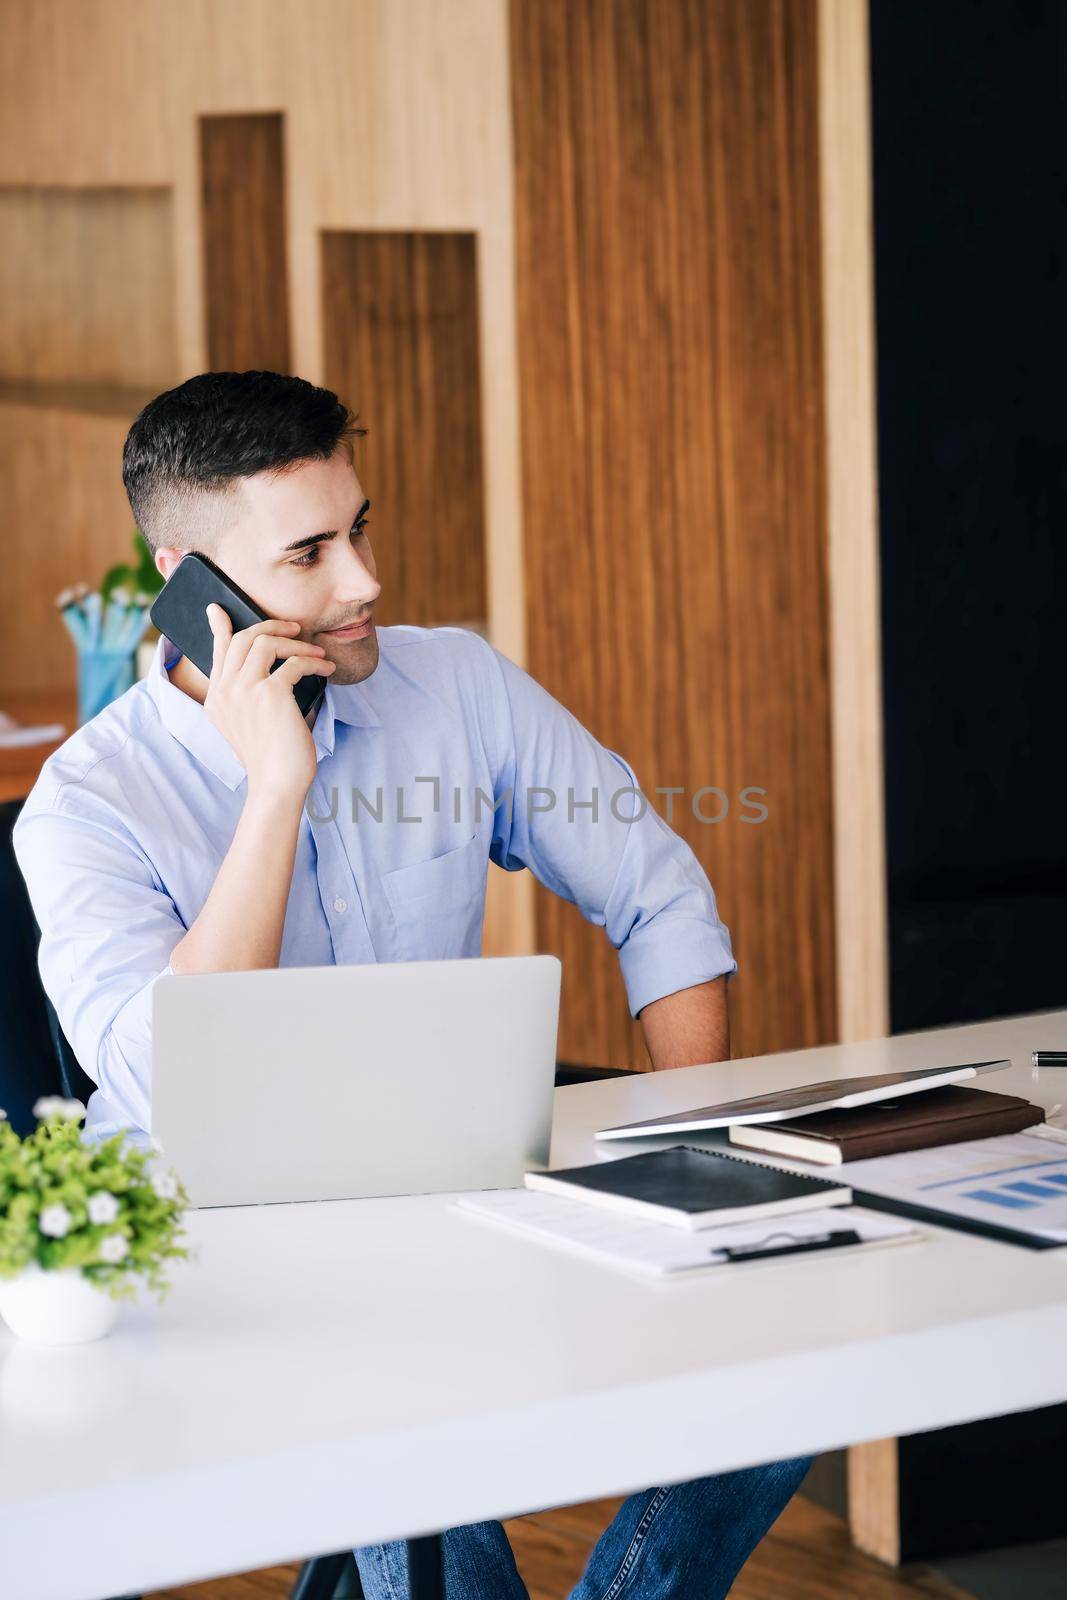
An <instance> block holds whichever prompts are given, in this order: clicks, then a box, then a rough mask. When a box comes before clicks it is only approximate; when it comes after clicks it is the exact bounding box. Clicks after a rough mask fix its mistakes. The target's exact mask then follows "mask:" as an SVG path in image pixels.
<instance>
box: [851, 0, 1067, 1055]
mask: <svg viewBox="0 0 1067 1600" xmlns="http://www.w3.org/2000/svg"><path fill="white" fill-rule="evenodd" d="M871 64H872V91H873V159H874V198H875V272H876V304H877V333H878V413H879V421H878V428H879V456H880V462H879V473H880V499H881V527H882V588H883V631H884V670H885V728H886V746H885V755H886V799H887V826H888V838H887V846H888V871H889V911H890V952H891V986H890V1000H891V1014H892V1025H893V1028H894V1030H901V1029H905V1028H913V1027H922V1026H925V1025H931V1024H937V1023H942V1022H951V1021H957V1020H960V1021H962V1020H970V1019H977V1018H981V1017H986V1016H996V1015H1004V1014H1007V1013H1011V1012H1015V1011H1024V1010H1031V1009H1036V1008H1040V1007H1053V1006H1059V1005H1067V963H1065V961H1064V944H1065V943H1067V939H1065V935H1067V825H1065V824H1067V818H1065V807H1064V768H1065V762H1064V755H1063V749H1064V739H1065V736H1067V728H1065V725H1064V724H1065V718H1064V680H1065V676H1067V615H1065V601H1067V338H1065V330H1067V274H1065V257H1067V3H1064V0H937V4H936V5H930V4H929V3H928V0H872V5H871Z"/></svg>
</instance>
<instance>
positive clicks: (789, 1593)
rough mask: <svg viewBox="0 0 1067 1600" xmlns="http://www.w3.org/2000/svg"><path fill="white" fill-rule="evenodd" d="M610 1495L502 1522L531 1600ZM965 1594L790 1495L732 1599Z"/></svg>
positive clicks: (254, 1580) (563, 1591)
mask: <svg viewBox="0 0 1067 1600" xmlns="http://www.w3.org/2000/svg"><path fill="white" fill-rule="evenodd" d="M618 1504H619V1502H618V1501H617V1500H594V1501H592V1502H591V1503H590V1504H588V1505H584V1506H570V1507H568V1508H567V1509H566V1510H562V1511H543V1512H539V1513H537V1514H536V1515H534V1516H529V1517H519V1518H516V1519H515V1520H514V1521H513V1522H508V1523H506V1524H505V1526H506V1528H507V1531H508V1535H509V1537H510V1539H511V1543H512V1547H513V1549H514V1551H515V1557H516V1560H517V1561H518V1564H519V1570H520V1572H521V1573H522V1575H523V1577H524V1578H525V1580H526V1584H527V1586H528V1588H529V1590H530V1595H531V1600H564V1597H565V1596H566V1595H567V1594H568V1592H569V1591H570V1589H571V1587H572V1586H573V1585H574V1584H575V1583H576V1582H577V1581H578V1579H579V1577H580V1576H581V1573H582V1568H583V1567H584V1565H585V1561H586V1557H587V1556H588V1554H589V1551H590V1550H591V1549H592V1547H593V1545H594V1544H595V1543H596V1540H597V1539H598V1538H599V1536H600V1533H601V1531H602V1530H603V1529H604V1527H606V1525H607V1523H608V1522H609V1521H610V1520H611V1517H612V1516H613V1515H614V1513H615V1509H616V1507H617V1506H618ZM295 1574H296V1568H295V1567H270V1568H268V1569H267V1570H265V1571H263V1572H249V1573H245V1574H244V1575H243V1576H242V1577H239V1578H219V1579H217V1580H215V1581H214V1582H212V1583H195V1584H188V1585H186V1586H185V1587H184V1588H181V1589H167V1590H165V1591H164V1592H163V1593H162V1594H160V1595H158V1596H155V1597H146V1600H287V1597H288V1594H289V1591H290V1588H291V1587H292V1583H293V1578H294V1576H295ZM931 1596H934V1597H936V1600H968V1597H967V1596H966V1595H965V1594H964V1592H963V1590H962V1589H957V1588H954V1587H953V1585H952V1584H949V1583H946V1582H945V1581H944V1579H942V1578H939V1577H937V1576H936V1574H934V1573H931V1572H927V1571H925V1570H924V1569H923V1568H920V1567H916V1568H913V1569H911V1570H905V1571H901V1572H894V1571H891V1570H890V1569H888V1568H886V1567H883V1566H882V1565H881V1564H880V1562H877V1561H872V1560H871V1559H870V1558H869V1557H867V1556H864V1555H860V1554H859V1552H858V1551H856V1550H854V1549H853V1548H852V1546H851V1545H850V1544H849V1541H848V1534H847V1530H846V1527H845V1524H844V1522H843V1521H842V1520H841V1518H840V1517H836V1516H834V1515H833V1514H832V1513H831V1512H829V1511H824V1510H823V1509H822V1508H821V1507H820V1506H816V1505H813V1504H812V1502H811V1501H810V1500H805V1499H804V1497H803V1496H802V1495H797V1496H796V1497H795V1498H794V1499H793V1501H792V1502H791V1504H790V1505H788V1506H787V1507H786V1509H785V1511H784V1512H783V1513H782V1515H781V1516H780V1517H779V1519H778V1521H777V1522H776V1523H775V1525H774V1527H773V1528H772V1529H771V1531H770V1533H769V1534H768V1535H767V1537H766V1538H765V1539H764V1541H763V1543H762V1544H761V1545H760V1546H759V1547H758V1549H757V1550H755V1551H754V1552H753V1554H752V1556H751V1557H750V1558H749V1560H748V1562H747V1564H746V1565H745V1567H744V1570H743V1571H742V1572H741V1574H740V1576H739V1577H738V1579H737V1582H736V1583H735V1585H734V1587H733V1589H732V1590H731V1600H930V1597H931Z"/></svg>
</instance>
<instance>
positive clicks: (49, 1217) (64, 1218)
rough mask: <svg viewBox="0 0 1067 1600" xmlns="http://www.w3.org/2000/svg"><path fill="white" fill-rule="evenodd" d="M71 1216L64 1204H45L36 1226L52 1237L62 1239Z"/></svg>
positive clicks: (71, 1219) (69, 1223)
mask: <svg viewBox="0 0 1067 1600" xmlns="http://www.w3.org/2000/svg"><path fill="white" fill-rule="evenodd" d="M73 1220H74V1219H73V1218H72V1216H71V1214H70V1212H69V1211H68V1210H67V1208H66V1206H61V1205H55V1206H45V1208H44V1210H43V1211H42V1212H41V1215H40V1218H39V1220H38V1223H37V1226H38V1227H39V1228H40V1230H41V1232H42V1233H47V1234H48V1235H49V1237H50V1238H52V1239H62V1238H63V1236H64V1234H65V1233H67V1232H68V1230H69V1228H70V1225H71V1222H72V1221H73Z"/></svg>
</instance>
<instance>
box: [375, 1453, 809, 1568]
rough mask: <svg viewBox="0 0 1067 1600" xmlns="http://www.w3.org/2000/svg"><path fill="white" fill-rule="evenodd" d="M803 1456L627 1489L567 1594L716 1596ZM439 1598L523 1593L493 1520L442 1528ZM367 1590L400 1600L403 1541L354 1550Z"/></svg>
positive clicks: (763, 1527)
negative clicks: (630, 1491) (629, 1492)
mask: <svg viewBox="0 0 1067 1600" xmlns="http://www.w3.org/2000/svg"><path fill="white" fill-rule="evenodd" d="M810 1465H811V1459H810V1457H807V1456H805V1457H803V1458H800V1459H797V1460H795V1461H776V1462H774V1463H773V1465H771V1466H768V1467H749V1468H747V1469H746V1470H745V1471H743V1472H724V1473H721V1474H720V1475H719V1476H718V1477H715V1478H695V1479H694V1480H693V1481H692V1482H691V1483H679V1484H676V1485H675V1486H674V1487H673V1488H669V1489H645V1490H643V1491H642V1493H640V1494H632V1495H631V1496H630V1498H629V1499H628V1500H627V1501H626V1502H625V1503H624V1504H623V1505H622V1507H621V1508H620V1509H619V1511H618V1512H617V1513H616V1515H615V1517H614V1518H613V1519H612V1521H611V1523H610V1524H609V1525H608V1527H607V1528H605V1530H604V1532H603V1533H602V1534H601V1536H600V1538H599V1539H598V1540H597V1542H596V1544H595V1545H594V1547H593V1551H592V1554H591V1555H590V1557H589V1560H588V1562H587V1563H586V1568H585V1572H584V1573H583V1574H582V1576H581V1578H580V1579H579V1581H578V1583H577V1585H576V1587H575V1588H574V1589H572V1590H571V1596H570V1600H632V1597H635V1596H637V1595H640V1596H641V1600H668V1597H669V1600H718V1597H719V1596H721V1595H725V1594H728V1593H729V1590H730V1585H731V1584H732V1583H733V1581H734V1579H735V1577H736V1576H737V1574H738V1572H739V1571H740V1569H741V1567H742V1566H743V1565H744V1563H745V1561H746V1560H747V1558H748V1556H749V1555H750V1554H751V1552H752V1551H753V1550H754V1549H755V1547H756V1545H758V1544H759V1542H760V1540H761V1539H762V1538H763V1535H764V1534H765V1533H766V1532H767V1529H768V1528H769V1527H770V1526H771V1524H772V1522H774V1520H775V1518H776V1517H777V1516H778V1514H779V1512H780V1511H781V1510H782V1508H783V1507H784V1506H785V1505H786V1504H787V1503H788V1502H789V1501H790V1500H791V1499H792V1497H793V1494H794V1492H795V1490H796V1489H797V1488H798V1487H799V1486H800V1482H801V1480H802V1478H803V1477H804V1474H805V1473H806V1472H807V1470H808V1468H809V1466H810ZM442 1543H443V1546H444V1563H445V1565H444V1577H445V1596H446V1600H527V1590H526V1585H525V1584H524V1583H523V1581H522V1579H521V1578H520V1576H519V1572H518V1568H517V1567H516V1565H515V1557H514V1556H513V1555H512V1553H511V1546H510V1544H509V1543H508V1537H507V1534H506V1533H505V1532H504V1530H503V1528H502V1527H501V1526H500V1523H499V1522H474V1523H472V1524H471V1525H470V1526H469V1527H466V1528H450V1529H449V1530H448V1531H447V1532H446V1533H445V1535H444V1538H443V1541H442ZM355 1556H356V1562H357V1564H358V1566H359V1575H360V1580H361V1582H362V1584H363V1589H364V1593H365V1594H366V1596H367V1600H406V1596H407V1592H408V1588H407V1560H406V1548H405V1545H404V1543H403V1541H402V1540H401V1541H398V1542H396V1543H394V1544H374V1545H367V1546H366V1547H365V1548H363V1549H360V1550H357V1551H356V1552H355Z"/></svg>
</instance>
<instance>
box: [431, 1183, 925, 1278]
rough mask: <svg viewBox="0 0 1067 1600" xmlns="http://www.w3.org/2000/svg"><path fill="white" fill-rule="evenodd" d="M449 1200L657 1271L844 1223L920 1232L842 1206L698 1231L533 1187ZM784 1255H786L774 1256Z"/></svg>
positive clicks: (625, 1264) (880, 1234) (902, 1233)
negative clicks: (621, 1212)
mask: <svg viewBox="0 0 1067 1600" xmlns="http://www.w3.org/2000/svg"><path fill="white" fill-rule="evenodd" d="M455 1204H456V1206H457V1207H458V1209H459V1210H461V1211H465V1212H469V1213H471V1214H472V1215H473V1216H477V1217H482V1218H483V1219H485V1220H486V1221H489V1222H495V1223H499V1224H501V1225H503V1226H504V1227H508V1228H513V1229H517V1230H519V1231H520V1232H521V1233H524V1234H526V1235H527V1236H528V1237H530V1238H535V1239H540V1240H541V1241H542V1242H543V1243H544V1244H549V1245H554V1246H555V1247H556V1248H558V1249H563V1250H570V1251H576V1252H577V1253H578V1254H580V1255H585V1256H593V1257H596V1258H597V1259H598V1260H600V1261H602V1262H605V1263H607V1264H608V1265H610V1266H614V1267H621V1268H623V1269H625V1270H626V1271H630V1272H638V1273H643V1274H651V1275H652V1276H655V1277H666V1276H668V1275H670V1274H672V1273H678V1272H689V1271H692V1270H694V1269H695V1268H698V1267H714V1266H723V1265H727V1264H731V1263H730V1257H729V1256H728V1255H727V1254H726V1250H727V1249H740V1248H755V1247H759V1248H766V1249H774V1248H776V1247H777V1246H779V1245H783V1246H785V1245H789V1244H791V1243H794V1242H796V1243H800V1242H801V1241H803V1240H805V1239H809V1240H814V1239H822V1238H825V1237H826V1236H827V1235H829V1234H833V1233H841V1232H847V1231H848V1230H849V1229H854V1230H855V1231H856V1232H857V1233H858V1234H859V1236H860V1239H861V1241H862V1242H863V1244H864V1245H866V1243H868V1242H871V1243H873V1242H878V1243H890V1242H896V1241H898V1240H904V1239H915V1238H919V1237H920V1235H919V1232H918V1230H917V1229H916V1228H915V1226H914V1224H913V1223H910V1222H902V1221H901V1220H900V1219H899V1218H898V1217H887V1216H881V1215H879V1214H877V1213H875V1212H870V1211H857V1210H856V1209H855V1208H847V1207H841V1206H835V1207H833V1208H832V1209H827V1210H825V1211H804V1212H801V1213H799V1214H796V1213H791V1214H790V1215H788V1216H784V1217H780V1218H776V1217H763V1218H761V1219H760V1220H759V1221H758V1222H745V1223H732V1224H731V1225H730V1226H729V1227H726V1228H702V1229H701V1230H700V1232H699V1233H698V1234H690V1233H686V1232H683V1231H682V1230H680V1229H678V1228H674V1227H671V1226H670V1224H669V1223H664V1222H646V1221H645V1220H644V1218H642V1217H629V1216H621V1215H620V1214H619V1213H618V1212H611V1211H604V1210H602V1209H601V1208H600V1207H599V1206H590V1205H584V1204H583V1203H582V1202H581V1201H580V1200H566V1199H564V1198H562V1197H561V1196H559V1195H551V1194H541V1193H539V1192H537V1191H536V1190H531V1189H494V1190H489V1191H488V1192H485V1193H479V1194H465V1195H460V1196H459V1197H458V1199H457V1200H456V1202H455ZM842 1248H847V1247H846V1246H843V1247H842ZM855 1248H859V1247H858V1246H857V1247H855ZM789 1259H790V1257H789V1256H781V1257H773V1258H772V1260H779V1261H788V1260H789Z"/></svg>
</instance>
